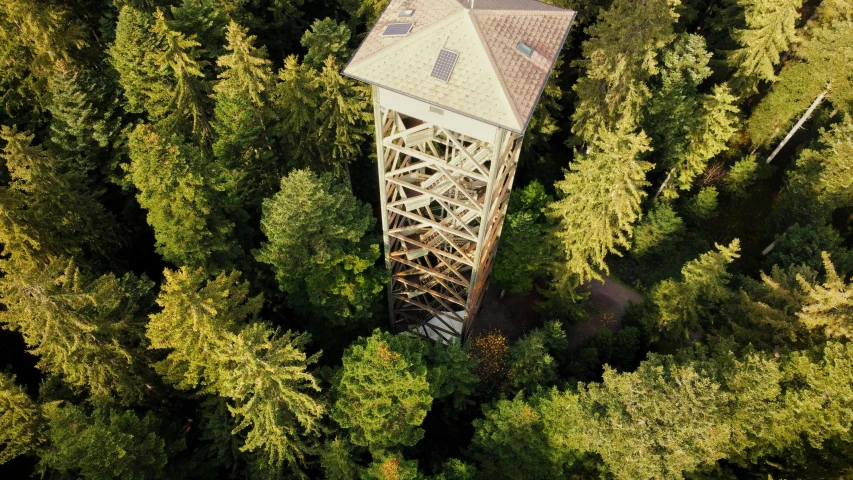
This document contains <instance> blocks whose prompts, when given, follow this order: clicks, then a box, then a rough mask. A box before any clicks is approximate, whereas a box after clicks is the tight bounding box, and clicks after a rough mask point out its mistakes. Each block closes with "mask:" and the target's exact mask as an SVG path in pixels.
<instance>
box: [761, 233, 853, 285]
mask: <svg viewBox="0 0 853 480" xmlns="http://www.w3.org/2000/svg"><path fill="white" fill-rule="evenodd" d="M843 242H844V239H843V238H841V235H839V234H838V231H836V230H835V229H834V228H832V227H831V226H829V225H819V224H818V225H815V224H811V225H800V224H799V223H795V224H794V225H791V227H790V228H788V230H786V231H785V233H784V234H782V235H778V236H777V237H776V245H775V247H774V248H773V251H772V252H771V253H770V255H768V256H767V260H766V261H765V262H764V263H765V265H766V266H767V267H768V268H769V267H772V266H773V265H780V266H786V265H805V266H807V267H809V268H811V269H812V270H815V271H818V270H820V268H821V267H822V266H823V265H824V262H823V260H822V252H829V253H830V254H831V255H832V258H833V262H834V263H835V265H836V266H837V267H838V268H839V269H840V270H841V272H843V273H847V272H853V252H851V251H850V249H848V248H845V247H844V246H843Z"/></svg>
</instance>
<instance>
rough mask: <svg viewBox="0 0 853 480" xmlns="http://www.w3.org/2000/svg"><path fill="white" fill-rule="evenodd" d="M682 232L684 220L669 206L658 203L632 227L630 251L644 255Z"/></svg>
mask: <svg viewBox="0 0 853 480" xmlns="http://www.w3.org/2000/svg"><path fill="white" fill-rule="evenodd" d="M683 232H684V221H682V220H681V217H679V216H678V214H677V213H675V210H673V209H672V207H671V206H669V205H668V204H665V203H658V204H656V205H655V206H654V207H652V209H651V210H650V211H649V213H648V214H647V215H646V216H645V217H644V218H643V220H642V221H640V223H639V224H638V225H637V227H636V228H635V229H634V245H633V248H632V251H633V252H634V253H636V254H637V255H644V254H646V253H648V252H649V250H651V249H653V248H655V247H657V246H658V245H660V244H662V243H663V242H665V241H666V240H670V239H674V238H677V237H679V236H681V234H682V233H683Z"/></svg>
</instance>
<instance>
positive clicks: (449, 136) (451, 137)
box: [438, 127, 489, 175]
mask: <svg viewBox="0 0 853 480" xmlns="http://www.w3.org/2000/svg"><path fill="white" fill-rule="evenodd" d="M438 129H439V130H441V131H442V132H444V135H445V136H447V139H448V140H450V142H451V143H453V146H454V147H456V149H457V150H459V151H461V152H462V154H463V155H465V157H466V158H468V160H469V161H470V162H471V163H473V164H474V165H475V166H476V167H477V170H479V171H480V172H482V174H483V175H489V171H488V170H486V167H484V166H483V165H481V164H480V162H478V161H477V160H475V159H474V156H473V155H471V153H470V152H469V151H468V149H466V148H465V146H464V145H462V144H461V143H459V140H457V139H456V135H454V134H453V133H452V132H449V131H447V130H445V129H444V128H442V127H438Z"/></svg>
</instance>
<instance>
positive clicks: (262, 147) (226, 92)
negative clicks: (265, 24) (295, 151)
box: [213, 21, 279, 206]
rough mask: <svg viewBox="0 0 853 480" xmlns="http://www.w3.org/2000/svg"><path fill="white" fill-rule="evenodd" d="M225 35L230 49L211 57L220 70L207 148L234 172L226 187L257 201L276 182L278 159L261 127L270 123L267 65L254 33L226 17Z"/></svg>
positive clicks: (258, 201)
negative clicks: (231, 183)
mask: <svg viewBox="0 0 853 480" xmlns="http://www.w3.org/2000/svg"><path fill="white" fill-rule="evenodd" d="M226 39H227V41H228V44H227V45H226V47H225V49H226V50H227V51H228V52H230V53H227V54H224V55H222V56H220V57H219V58H218V59H217V61H216V63H217V65H218V66H219V67H221V68H222V69H223V71H222V73H221V74H219V79H220V80H219V82H218V83H217V84H216V85H215V86H214V87H213V91H214V92H215V97H214V99H215V101H216V107H215V109H214V123H213V128H214V130H215V131H216V134H217V138H216V140H215V142H214V144H213V153H214V155H215V156H216V158H217V159H218V160H219V162H220V163H222V164H223V165H225V166H226V167H227V168H229V169H232V170H234V171H235V172H238V173H236V175H237V176H238V177H239V178H238V179H237V184H236V185H234V186H233V187H231V188H232V189H233V190H234V191H235V192H238V193H239V195H240V196H241V197H242V198H245V199H247V201H249V202H251V203H252V204H255V205H258V206H259V205H260V202H261V199H262V198H263V197H265V196H269V195H271V194H272V193H273V192H274V189H275V187H276V186H277V184H278V175H277V172H278V170H279V167H278V165H277V163H278V162H277V158H276V155H275V154H274V153H273V151H272V143H271V139H270V138H269V135H268V130H267V129H268V127H269V126H270V125H271V124H272V123H273V112H272V111H271V109H270V108H269V87H270V86H271V85H272V70H271V69H270V66H269V64H270V61H269V60H267V58H266V51H265V49H263V48H256V47H255V46H254V43H255V40H256V39H255V37H254V36H249V35H248V33H247V30H246V29H244V28H242V27H240V26H239V25H237V24H236V23H235V22H233V21H232V22H231V23H229V24H228V27H227V33H226Z"/></svg>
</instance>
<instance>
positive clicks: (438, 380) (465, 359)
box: [427, 341, 479, 410]
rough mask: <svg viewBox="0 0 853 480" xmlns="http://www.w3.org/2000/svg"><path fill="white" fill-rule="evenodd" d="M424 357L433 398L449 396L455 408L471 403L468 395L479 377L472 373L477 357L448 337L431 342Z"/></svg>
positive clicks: (471, 392) (472, 390) (438, 398)
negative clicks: (444, 339) (444, 342)
mask: <svg viewBox="0 0 853 480" xmlns="http://www.w3.org/2000/svg"><path fill="white" fill-rule="evenodd" d="M427 360H428V361H429V386H430V389H431V390H432V393H431V395H432V398H433V399H435V400H441V399H443V398H449V399H450V401H451V403H452V404H453V407H454V408H456V409H457V410H458V409H462V408H463V407H464V406H465V405H466V404H469V403H471V402H470V400H468V396H470V395H471V394H473V393H474V388H475V386H476V384H477V382H478V381H479V379H478V378H477V377H476V376H475V375H474V373H473V370H474V368H475V367H476V366H477V359H475V358H474V357H472V356H471V355H470V354H469V353H468V351H467V350H465V348H463V347H462V344H461V342H459V341H451V342H449V343H448V344H446V345H445V344H443V343H440V342H435V343H433V344H432V345H430V350H429V352H428V353H427Z"/></svg>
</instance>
